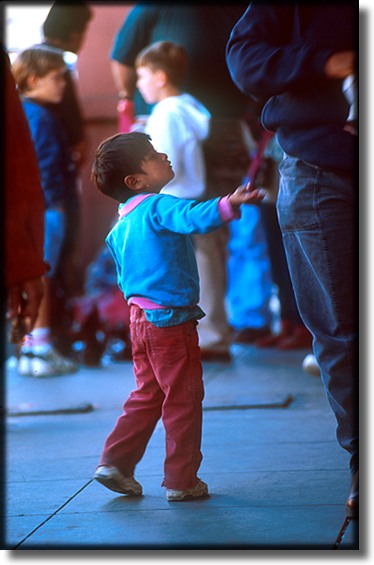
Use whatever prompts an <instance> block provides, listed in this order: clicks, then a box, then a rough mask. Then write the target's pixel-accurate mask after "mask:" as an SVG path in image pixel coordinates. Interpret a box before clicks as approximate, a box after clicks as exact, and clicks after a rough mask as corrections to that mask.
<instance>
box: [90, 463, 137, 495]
mask: <svg viewBox="0 0 374 565" xmlns="http://www.w3.org/2000/svg"><path fill="white" fill-rule="evenodd" d="M93 478H94V479H95V480H96V481H98V482H99V483H101V484H102V485H104V486H105V487H106V488H108V489H110V490H113V491H114V492H120V493H121V494H128V495H129V496H141V495H142V494H143V488H142V485H141V484H140V483H138V481H136V480H135V479H134V477H124V476H123V475H122V473H120V471H119V470H118V469H117V468H116V467H108V466H105V465H102V466H100V467H98V468H97V469H96V472H95V474H94V476H93Z"/></svg>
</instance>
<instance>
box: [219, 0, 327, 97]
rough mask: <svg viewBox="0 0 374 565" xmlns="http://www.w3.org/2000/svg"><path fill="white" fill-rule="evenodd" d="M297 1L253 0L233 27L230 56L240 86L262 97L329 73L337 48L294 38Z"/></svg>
mask: <svg viewBox="0 0 374 565" xmlns="http://www.w3.org/2000/svg"><path fill="white" fill-rule="evenodd" d="M297 10H299V11H300V6H299V7H298V8H296V7H295V5H293V4H286V5H270V4H263V3H260V2H256V1H254V2H252V3H251V5H250V6H249V8H248V9H247V10H246V12H245V13H244V14H243V16H242V18H241V19H240V20H239V21H238V22H237V24H236V25H235V27H234V28H233V30H232V32H231V35H230V39H229V41H228V44H227V50H226V57H227V63H228V67H229V70H230V73H231V76H232V79H233V81H234V82H235V84H236V85H237V86H238V88H239V89H240V90H241V91H242V92H244V93H246V94H250V95H252V96H254V97H258V98H259V99H263V98H268V97H269V96H273V95H275V94H279V93H281V92H285V91H288V90H291V89H293V88H294V87H297V86H298V85H302V84H303V82H304V81H310V80H311V77H314V78H315V79H318V78H323V77H324V76H325V65H326V61H327V60H328V58H329V57H330V56H331V55H332V54H333V52H334V50H333V49H328V48H317V47H316V45H315V44H313V42H308V41H305V39H304V38H301V39H300V40H295V39H294V34H293V25H294V22H295V20H296V19H297V17H298V14H297Z"/></svg>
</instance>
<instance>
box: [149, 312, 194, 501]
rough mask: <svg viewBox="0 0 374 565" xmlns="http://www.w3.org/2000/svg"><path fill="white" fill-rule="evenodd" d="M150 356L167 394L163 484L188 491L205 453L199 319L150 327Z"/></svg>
mask: <svg viewBox="0 0 374 565" xmlns="http://www.w3.org/2000/svg"><path fill="white" fill-rule="evenodd" d="M148 340H149V341H148V343H149V348H150V350H149V359H150V361H151V363H152V367H153V370H154V373H155V375H156V378H157V380H158V382H159V385H160V387H161V388H162V390H163V391H164V393H165V400H164V403H163V407H162V420H163V423H164V427H165V431H166V459H165V468H164V471H165V476H164V482H163V485H164V486H165V487H166V488H168V489H176V490H185V489H189V488H191V487H193V486H195V484H196V483H197V482H198V479H197V471H198V469H199V466H200V463H201V460H202V454H201V451H200V447H201V429H202V400H203V397H204V386H203V381H202V367H201V361H200V350H199V345H198V335H197V331H196V322H195V321H194V320H193V321H190V322H186V323H184V324H181V325H179V326H173V327H170V328H157V327H155V326H150V327H149V328H148Z"/></svg>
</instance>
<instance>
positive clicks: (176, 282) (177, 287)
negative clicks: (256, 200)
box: [106, 194, 224, 308]
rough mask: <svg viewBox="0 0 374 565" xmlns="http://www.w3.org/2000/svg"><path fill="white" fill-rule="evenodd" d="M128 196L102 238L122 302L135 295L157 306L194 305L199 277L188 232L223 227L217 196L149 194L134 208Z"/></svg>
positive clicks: (192, 232)
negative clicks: (190, 197) (199, 199)
mask: <svg viewBox="0 0 374 565" xmlns="http://www.w3.org/2000/svg"><path fill="white" fill-rule="evenodd" d="M135 198H136V197H135ZM132 200H133V199H130V200H129V201H128V202H127V203H126V204H124V205H121V206H120V216H121V215H122V217H120V219H119V221H118V222H117V223H116V225H115V226H114V227H113V228H112V230H111V231H110V233H109V234H108V236H107V238H106V243H107V245H108V247H109V249H110V251H111V253H112V255H113V258H114V261H115V264H116V269H117V275H118V285H119V287H120V289H121V290H122V291H123V293H124V296H125V298H126V300H129V299H130V298H131V297H132V296H137V297H139V296H140V297H143V298H147V299H148V300H150V301H152V302H154V303H155V304H159V305H161V306H170V307H176V308H185V307H191V306H195V305H196V304H197V303H198V302H199V276H198V270H197V264H196V259H195V253H194V248H193V244H192V240H191V237H190V236H191V235H192V234H202V233H207V232H210V231H213V230H215V229H217V228H219V227H220V226H222V225H223V223H224V219H223V218H222V216H221V214H220V211H219V206H218V202H219V200H220V199H219V198H215V199H213V200H208V201H206V202H197V201H195V200H183V199H180V198H176V197H175V196H170V195H166V194H152V195H150V196H148V197H147V198H145V199H144V200H142V201H141V202H140V203H139V204H137V205H136V206H135V207H133V206H131V201H132Z"/></svg>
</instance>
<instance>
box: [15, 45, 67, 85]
mask: <svg viewBox="0 0 374 565" xmlns="http://www.w3.org/2000/svg"><path fill="white" fill-rule="evenodd" d="M61 67H66V64H65V61H64V57H63V54H62V51H60V50H57V49H54V48H52V47H47V46H40V47H39V46H37V47H30V49H25V50H24V51H22V52H21V53H19V55H18V56H17V58H16V59H15V61H14V63H13V65H12V73H13V76H14V80H15V81H16V84H17V86H18V91H19V93H20V94H25V93H26V92H27V91H28V90H29V86H28V79H29V77H30V76H35V77H37V78H43V77H45V76H46V75H47V74H48V73H49V72H51V71H54V70H55V69H60V68H61Z"/></svg>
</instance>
